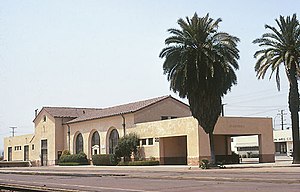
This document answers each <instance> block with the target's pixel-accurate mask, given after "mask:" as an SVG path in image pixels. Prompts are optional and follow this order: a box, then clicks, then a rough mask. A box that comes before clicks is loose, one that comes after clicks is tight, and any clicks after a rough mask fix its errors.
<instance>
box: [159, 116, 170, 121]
mask: <svg viewBox="0 0 300 192" xmlns="http://www.w3.org/2000/svg"><path fill="white" fill-rule="evenodd" d="M167 119H169V117H168V116H161V120H167Z"/></svg>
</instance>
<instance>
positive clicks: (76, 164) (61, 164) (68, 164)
mask: <svg viewBox="0 0 300 192" xmlns="http://www.w3.org/2000/svg"><path fill="white" fill-rule="evenodd" d="M58 165H59V166H78V165H80V163H73V162H67V163H58Z"/></svg>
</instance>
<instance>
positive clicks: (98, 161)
mask: <svg viewBox="0 0 300 192" xmlns="http://www.w3.org/2000/svg"><path fill="white" fill-rule="evenodd" d="M92 161H93V165H116V164H117V163H116V160H115V156H114V155H112V154H100V155H93V157H92Z"/></svg>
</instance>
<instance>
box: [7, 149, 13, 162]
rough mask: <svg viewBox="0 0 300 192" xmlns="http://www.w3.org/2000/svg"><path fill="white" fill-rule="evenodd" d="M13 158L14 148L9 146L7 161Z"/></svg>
mask: <svg viewBox="0 0 300 192" xmlns="http://www.w3.org/2000/svg"><path fill="white" fill-rule="evenodd" d="M11 160H12V148H11V147H8V157H7V161H11Z"/></svg>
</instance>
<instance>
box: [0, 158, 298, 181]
mask: <svg viewBox="0 0 300 192" xmlns="http://www.w3.org/2000/svg"><path fill="white" fill-rule="evenodd" d="M254 160H255V159H254ZM254 160H253V159H247V161H243V163H241V164H233V165H225V169H218V168H214V169H207V170H203V169H200V168H199V167H198V166H188V165H174V166H171V165H160V166H92V165H88V166H49V167H14V168H1V169H0V174H1V173H2V174H24V175H53V176H77V177H82V176H84V177H104V176H120V177H142V178H144V177H161V176H163V177H164V176H172V177H190V176H198V175H202V176H203V173H205V172H206V173H207V172H212V171H213V172H220V173H226V172H227V173H229V172H245V169H249V170H248V171H246V172H251V171H253V169H254V170H255V171H256V172H257V171H265V170H271V169H274V168H276V170H277V171H278V170H279V169H281V170H286V169H291V168H296V167H297V168H298V167H299V172H300V165H299V164H292V161H289V160H282V161H278V160H277V161H276V162H275V163H257V161H256V162H255V161H254ZM260 168H262V169H260ZM242 170H243V171H242Z"/></svg>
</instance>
